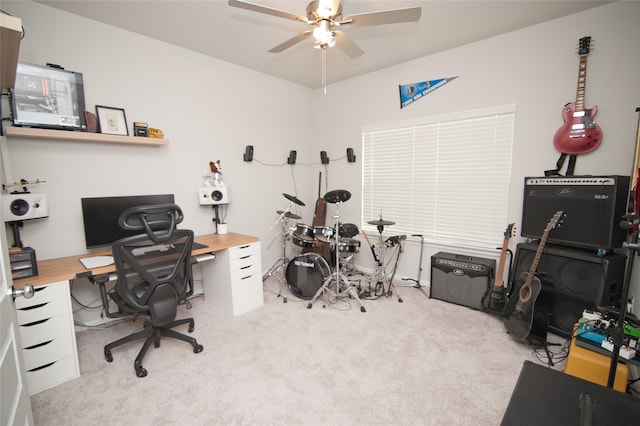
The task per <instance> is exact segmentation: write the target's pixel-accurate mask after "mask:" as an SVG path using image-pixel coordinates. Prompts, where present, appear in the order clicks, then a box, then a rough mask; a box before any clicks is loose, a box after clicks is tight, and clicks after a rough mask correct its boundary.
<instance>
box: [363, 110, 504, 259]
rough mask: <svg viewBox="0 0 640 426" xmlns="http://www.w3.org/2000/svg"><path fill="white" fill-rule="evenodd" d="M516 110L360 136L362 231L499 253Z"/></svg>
mask: <svg viewBox="0 0 640 426" xmlns="http://www.w3.org/2000/svg"><path fill="white" fill-rule="evenodd" d="M515 111H516V106H515V105H506V106H501V107H495V108H488V109H483V110H476V111H468V112H464V113H456V114H450V115H446V116H438V117H426V118H422V119H419V120H415V121H412V122H403V123H396V124H390V125H381V126H371V127H367V128H365V129H363V134H362V145H363V146H362V153H363V155H362V156H363V160H362V187H363V188H362V222H363V224H362V228H363V229H365V230H368V231H372V232H377V231H376V230H375V227H374V226H371V225H368V224H367V222H368V221H370V220H377V219H379V218H381V217H382V218H383V219H385V220H390V221H393V222H395V225H393V227H392V232H393V233H394V234H407V235H412V234H421V235H424V237H425V239H427V240H430V241H431V242H434V243H440V244H444V245H452V246H457V247H460V246H464V247H471V248H473V247H478V248H484V249H490V250H492V249H495V247H497V246H500V245H501V244H502V241H503V239H504V229H505V227H506V226H507V223H506V222H507V210H508V195H509V181H510V175H511V151H512V145H513V134H514V121H515Z"/></svg>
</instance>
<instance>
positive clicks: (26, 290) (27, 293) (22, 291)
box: [11, 284, 35, 301]
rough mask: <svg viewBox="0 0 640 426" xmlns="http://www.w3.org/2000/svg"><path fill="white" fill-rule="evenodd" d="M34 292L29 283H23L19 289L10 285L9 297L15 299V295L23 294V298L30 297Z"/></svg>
mask: <svg viewBox="0 0 640 426" xmlns="http://www.w3.org/2000/svg"><path fill="white" fill-rule="evenodd" d="M34 294H35V290H34V289H33V286H32V285H31V284H25V285H24V287H22V288H21V289H20V290H18V289H16V288H15V287H14V286H11V297H12V298H13V300H14V301H15V300H16V298H17V297H19V296H24V298H25V299H31V298H32V297H33V295H34Z"/></svg>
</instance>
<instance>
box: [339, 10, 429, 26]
mask: <svg viewBox="0 0 640 426" xmlns="http://www.w3.org/2000/svg"><path fill="white" fill-rule="evenodd" d="M420 15H422V7H408V8H405V9H394V10H383V11H380V12H369V13H360V14H357V15H351V16H345V18H344V19H343V20H342V21H341V22H339V23H338V24H340V25H348V26H349V28H356V27H365V26H371V25H386V24H400V23H403V22H415V21H418V20H419V19H420Z"/></svg>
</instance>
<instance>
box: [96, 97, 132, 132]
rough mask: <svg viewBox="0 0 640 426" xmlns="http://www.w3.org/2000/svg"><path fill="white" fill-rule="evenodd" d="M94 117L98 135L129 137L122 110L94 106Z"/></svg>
mask: <svg viewBox="0 0 640 426" xmlns="http://www.w3.org/2000/svg"><path fill="white" fill-rule="evenodd" d="M96 115H97V116H98V129H99V131H100V133H106V134H109V135H122V136H129V128H128V127H127V118H126V116H125V113H124V109H123V108H114V107H108V106H104V105H96Z"/></svg>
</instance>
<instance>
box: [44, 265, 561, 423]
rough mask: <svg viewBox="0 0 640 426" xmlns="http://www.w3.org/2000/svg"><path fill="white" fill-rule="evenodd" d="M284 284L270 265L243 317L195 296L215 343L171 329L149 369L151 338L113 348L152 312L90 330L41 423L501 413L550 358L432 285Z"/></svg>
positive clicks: (427, 418)
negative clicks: (330, 292) (109, 355)
mask: <svg viewBox="0 0 640 426" xmlns="http://www.w3.org/2000/svg"><path fill="white" fill-rule="evenodd" d="M278 285H279V284H278V282H277V281H276V280H275V279H274V278H269V279H268V280H267V281H266V282H265V284H264V288H265V296H264V297H265V304H264V307H262V308H260V309H257V310H255V311H252V312H249V313H247V314H244V315H242V316H239V317H230V316H225V315H222V314H220V313H218V312H216V311H215V310H214V309H213V308H211V307H210V306H209V305H208V304H207V300H206V298H204V299H203V298H196V299H193V301H192V303H193V308H192V309H191V310H186V309H184V308H181V310H180V316H193V317H194V318H195V321H196V328H195V331H194V333H193V336H195V337H196V338H197V339H198V341H199V343H201V344H202V345H204V351H203V352H202V353H199V354H194V353H193V351H192V349H191V347H190V346H189V345H187V344H186V343H183V342H178V341H173V340H172V339H165V340H163V341H162V343H161V347H160V348H158V349H155V348H151V349H150V350H149V353H148V354H147V356H146V358H145V360H144V363H143V365H144V367H145V368H146V369H147V370H148V373H149V374H148V376H147V377H145V378H138V377H136V376H135V373H134V369H133V360H134V358H135V356H136V354H137V352H138V350H139V349H140V346H141V345H140V343H139V342H136V343H132V344H129V345H128V346H124V347H121V348H119V349H115V350H114V352H113V356H114V361H113V362H112V363H108V362H106V361H105V359H104V356H103V352H102V351H103V346H104V345H105V344H107V343H109V342H111V341H113V340H115V339H117V338H119V337H121V336H124V335H126V334H128V333H129V332H130V331H132V330H135V329H138V328H139V327H141V324H142V322H141V321H140V320H139V321H137V322H126V323H120V324H117V325H114V326H111V327H109V328H97V329H91V330H87V331H82V332H79V333H77V341H78V351H79V357H80V370H81V377H80V378H78V379H75V380H72V381H70V382H67V383H64V384H62V385H60V386H57V387H55V388H53V389H49V390H46V391H43V392H40V393H38V394H36V395H34V396H32V398H31V400H32V406H33V411H34V418H35V421H36V424H37V425H90V424H110V425H127V424H135V425H165V424H167V425H170V424H176V425H178V424H190V425H469V424H474V425H497V424H499V423H500V420H501V418H502V415H503V413H504V410H505V408H506V406H507V404H508V402H509V398H510V396H511V393H512V391H513V388H514V386H515V383H516V380H517V378H518V374H519V372H520V369H521V367H522V363H523V361H525V360H531V361H534V362H538V363H546V358H544V357H543V358H544V359H543V360H542V361H540V360H539V359H538V357H537V356H536V355H535V354H534V348H532V347H531V346H529V345H528V344H526V343H522V342H516V341H514V340H513V339H512V338H511V337H510V336H509V335H508V334H507V333H506V331H505V327H504V325H503V323H502V320H501V319H500V318H498V317H495V316H493V315H490V314H487V313H483V312H479V311H475V310H472V309H469V308H466V307H463V306H458V305H455V304H451V303H447V302H443V301H440V300H435V299H429V298H428V297H427V296H426V295H425V293H424V292H423V290H422V289H417V288H413V287H402V288H397V294H399V295H400V296H401V297H402V299H403V303H399V302H398V300H397V298H396V295H395V294H394V295H393V297H383V298H379V299H377V300H364V304H365V306H366V309H367V312H366V313H362V312H360V309H359V306H358V305H357V303H356V302H355V300H353V299H340V300H338V301H337V303H332V304H327V306H326V307H325V308H323V303H322V302H319V301H318V302H316V303H315V304H314V306H313V308H312V309H307V308H306V306H307V303H308V301H303V300H300V299H297V298H296V297H294V296H292V295H291V293H290V292H289V290H288V289H286V290H285V294H287V295H288V303H286V304H285V303H283V299H282V298H277V297H276V294H277V291H278ZM425 290H426V289H425ZM180 331H182V330H180ZM184 331H185V332H186V327H185V330H184ZM553 338H555V339H556V341H557V342H562V341H563V339H561V338H559V337H557V336H554V335H549V340H552V339H553ZM553 351H554V352H556V353H558V355H560V352H561V347H554V349H553ZM562 366H563V361H562V360H560V361H558V362H557V363H556V367H555V368H556V369H562Z"/></svg>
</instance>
